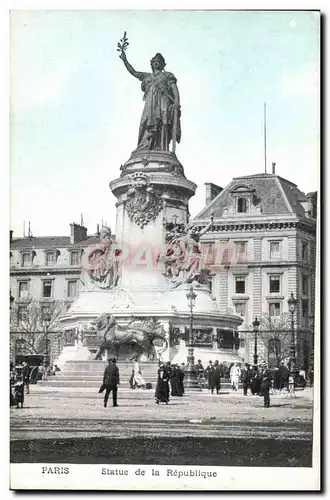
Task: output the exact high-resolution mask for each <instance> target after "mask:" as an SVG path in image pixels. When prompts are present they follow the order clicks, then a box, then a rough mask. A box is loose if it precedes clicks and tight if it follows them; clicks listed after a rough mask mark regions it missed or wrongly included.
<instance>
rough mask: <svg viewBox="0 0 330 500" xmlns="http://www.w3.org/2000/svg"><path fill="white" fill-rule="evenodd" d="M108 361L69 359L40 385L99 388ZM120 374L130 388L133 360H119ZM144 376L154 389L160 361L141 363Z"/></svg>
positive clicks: (225, 384) (226, 386)
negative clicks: (59, 369) (58, 370)
mask: <svg viewBox="0 0 330 500" xmlns="http://www.w3.org/2000/svg"><path fill="white" fill-rule="evenodd" d="M107 364H108V363H107V362H106V361H95V360H86V361H67V362H66V363H65V365H64V367H63V370H62V371H60V372H57V373H56V375H54V376H49V377H48V379H47V380H40V381H39V382H38V385H41V386H47V387H73V388H74V387H77V388H78V387H80V388H84V387H95V389H99V387H100V386H101V384H102V379H103V373H104V370H105V367H106V366H107ZM117 366H118V368H119V375H120V381H121V384H120V387H125V388H129V379H130V377H131V373H132V369H133V362H132V361H118V362H117ZM140 368H141V372H142V376H143V378H144V380H145V382H146V383H149V384H151V385H152V388H153V389H154V388H155V387H156V382H157V370H158V362H157V361H156V362H155V361H145V362H141V363H140ZM221 389H222V390H229V389H230V382H229V380H228V379H223V380H222V381H221Z"/></svg>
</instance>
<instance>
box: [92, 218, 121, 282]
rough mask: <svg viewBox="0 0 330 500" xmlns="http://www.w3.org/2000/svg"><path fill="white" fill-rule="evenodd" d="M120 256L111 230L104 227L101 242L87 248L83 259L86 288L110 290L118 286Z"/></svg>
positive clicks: (101, 232)
mask: <svg viewBox="0 0 330 500" xmlns="http://www.w3.org/2000/svg"><path fill="white" fill-rule="evenodd" d="M120 254H121V251H120V250H119V249H118V248H117V246H116V242H115V239H114V238H113V237H112V236H111V229H110V228H109V227H107V226H104V227H102V229H101V231H100V242H99V243H98V244H96V245H93V246H91V247H89V248H87V250H86V253H85V256H84V259H83V268H84V279H83V282H84V285H85V288H95V287H96V288H102V289H110V288H112V287H114V286H116V285H117V284H118V280H119V276H120V268H119V260H118V256H119V255H120Z"/></svg>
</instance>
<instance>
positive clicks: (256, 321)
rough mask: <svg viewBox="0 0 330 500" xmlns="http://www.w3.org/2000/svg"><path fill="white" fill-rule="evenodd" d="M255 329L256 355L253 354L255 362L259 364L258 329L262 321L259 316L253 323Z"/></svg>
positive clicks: (256, 364)
mask: <svg viewBox="0 0 330 500" xmlns="http://www.w3.org/2000/svg"><path fill="white" fill-rule="evenodd" d="M252 326H253V331H254V356H253V364H254V365H255V366H258V329H259V326H260V322H259V321H258V318H256V319H255V320H254V321H253V323H252Z"/></svg>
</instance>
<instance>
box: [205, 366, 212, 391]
mask: <svg viewBox="0 0 330 500" xmlns="http://www.w3.org/2000/svg"><path fill="white" fill-rule="evenodd" d="M212 372H213V363H212V361H211V360H210V361H209V364H208V365H207V367H206V370H205V373H206V376H207V381H208V388H209V389H211V378H212Z"/></svg>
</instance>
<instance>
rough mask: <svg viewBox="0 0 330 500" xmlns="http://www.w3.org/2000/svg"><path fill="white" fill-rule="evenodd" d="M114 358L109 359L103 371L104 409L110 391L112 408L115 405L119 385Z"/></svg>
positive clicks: (117, 370)
mask: <svg viewBox="0 0 330 500" xmlns="http://www.w3.org/2000/svg"><path fill="white" fill-rule="evenodd" d="M116 361H117V360H116V358H112V359H109V364H108V366H107V367H106V369H105V370H104V375H103V386H104V388H105V395H104V407H106V406H107V404H108V399H109V395H110V392H111V391H112V403H113V406H118V404H117V385H118V384H119V369H118V366H117V365H116Z"/></svg>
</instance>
